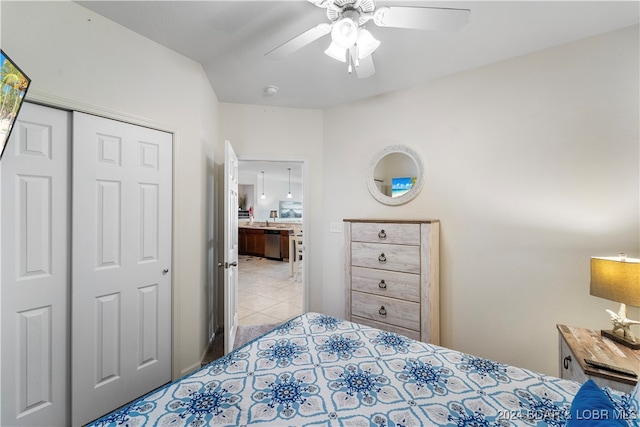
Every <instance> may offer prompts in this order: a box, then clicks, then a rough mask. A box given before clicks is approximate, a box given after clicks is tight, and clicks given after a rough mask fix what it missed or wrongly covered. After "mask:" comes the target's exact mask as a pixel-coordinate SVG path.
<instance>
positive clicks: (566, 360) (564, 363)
mask: <svg viewBox="0 0 640 427" xmlns="http://www.w3.org/2000/svg"><path fill="white" fill-rule="evenodd" d="M570 363H571V356H567V357H565V358H564V359H563V360H562V366H564V369H569V364H570Z"/></svg>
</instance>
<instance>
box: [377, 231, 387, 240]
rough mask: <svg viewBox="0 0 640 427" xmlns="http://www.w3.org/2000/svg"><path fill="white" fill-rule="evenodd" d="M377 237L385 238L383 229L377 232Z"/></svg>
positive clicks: (385, 234)
mask: <svg viewBox="0 0 640 427" xmlns="http://www.w3.org/2000/svg"><path fill="white" fill-rule="evenodd" d="M378 238H379V239H380V240H385V239H386V238H387V233H385V231H384V229H383V230H380V232H379V233H378Z"/></svg>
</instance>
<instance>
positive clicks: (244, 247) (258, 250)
mask: <svg viewBox="0 0 640 427" xmlns="http://www.w3.org/2000/svg"><path fill="white" fill-rule="evenodd" d="M238 254H239V255H253V256H259V257H263V256H264V230H261V229H252V228H238Z"/></svg>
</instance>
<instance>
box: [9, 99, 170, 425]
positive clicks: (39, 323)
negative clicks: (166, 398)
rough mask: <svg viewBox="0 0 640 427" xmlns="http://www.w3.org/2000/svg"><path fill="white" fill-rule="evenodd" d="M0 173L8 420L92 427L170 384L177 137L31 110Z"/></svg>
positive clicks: (21, 122) (16, 131) (77, 115)
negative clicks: (174, 142)
mask: <svg viewBox="0 0 640 427" xmlns="http://www.w3.org/2000/svg"><path fill="white" fill-rule="evenodd" d="M72 122H73V123H72ZM0 177H1V183H0V196H1V205H0V206H1V211H0V214H1V220H0V227H1V228H0V236H1V237H2V241H1V246H0V251H1V252H0V255H1V257H0V261H1V263H0V266H1V267H0V278H1V283H0V285H1V286H0V310H1V312H0V319H1V332H2V335H1V349H2V352H1V355H0V369H1V372H0V375H1V378H2V381H1V385H0V394H1V398H2V399H1V401H2V404H1V405H2V406H1V419H0V425H3V426H5V425H6V426H68V425H74V426H76V425H82V424H85V423H87V422H90V421H92V420H94V419H96V418H98V417H100V416H102V415H104V414H106V413H107V412H110V411H112V410H114V409H116V408H118V407H120V406H121V405H123V404H126V403H127V402H129V401H131V400H133V399H135V398H136V397H138V396H141V395H143V394H146V393H148V392H149V391H151V390H153V389H155V388H157V387H159V386H161V385H163V384H165V383H167V382H169V381H170V380H171V271H170V268H171V209H172V136H171V135H170V134H168V133H165V132H160V131H156V130H152V129H148V128H144V127H140V126H134V125H130V124H126V123H122V122H118V121H113V120H108V119H104V118H100V117H95V116H91V115H87V114H81V113H70V112H66V111H61V110H58V109H54V108H49V107H43V106H39V105H35V104H30V103H26V104H25V105H24V106H23V108H22V110H21V112H20V116H19V120H18V121H17V123H16V124H15V126H14V130H13V133H12V136H11V140H10V141H9V144H8V145H7V148H6V150H5V153H4V156H3V158H2V161H1V163H0Z"/></svg>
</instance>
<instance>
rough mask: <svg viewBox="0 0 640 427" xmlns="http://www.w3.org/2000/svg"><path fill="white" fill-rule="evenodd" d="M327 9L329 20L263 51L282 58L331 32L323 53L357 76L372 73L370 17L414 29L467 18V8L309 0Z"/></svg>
mask: <svg viewBox="0 0 640 427" xmlns="http://www.w3.org/2000/svg"><path fill="white" fill-rule="evenodd" d="M308 1H309V2H310V3H313V4H314V5H316V6H318V7H321V8H324V9H327V18H329V21H330V22H329V23H324V22H323V23H321V24H318V25H316V26H315V27H313V28H311V29H309V30H307V31H305V32H304V33H302V34H300V35H298V36H296V37H294V38H292V39H291V40H289V41H288V42H286V43H283V44H282V45H280V46H278V47H277V48H275V49H273V50H272V51H270V52H268V53H267V54H266V56H267V57H270V58H274V59H281V58H284V57H285V56H287V55H289V54H291V53H293V52H295V51H297V50H298V49H301V48H303V47H304V46H306V45H308V44H309V43H311V42H313V41H315V40H317V39H319V38H320V37H322V36H324V35H327V34H329V33H331V44H330V45H329V47H328V48H327V50H325V52H324V53H325V54H327V55H328V56H330V57H331V58H333V59H336V60H338V61H341V62H345V63H347V70H348V71H349V73H351V72H352V71H353V69H354V68H355V70H356V74H357V76H358V78H361V79H362V78H366V77H369V76H371V75H373V74H374V73H375V67H374V65H373V58H372V56H371V54H372V53H373V52H374V51H375V50H376V49H377V48H378V46H380V41H379V40H376V39H375V38H374V37H373V35H371V33H370V32H369V31H368V30H367V29H366V28H365V24H367V23H368V22H369V21H371V20H373V22H374V23H375V24H376V25H377V26H378V27H394V28H410V29H416V30H435V31H457V30H459V29H460V28H462V27H463V26H464V25H466V23H467V22H468V21H469V14H470V13H471V11H470V10H469V9H450V8H435V7H412V6H385V7H379V8H377V9H376V6H375V1H374V0H308Z"/></svg>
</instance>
